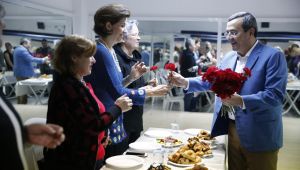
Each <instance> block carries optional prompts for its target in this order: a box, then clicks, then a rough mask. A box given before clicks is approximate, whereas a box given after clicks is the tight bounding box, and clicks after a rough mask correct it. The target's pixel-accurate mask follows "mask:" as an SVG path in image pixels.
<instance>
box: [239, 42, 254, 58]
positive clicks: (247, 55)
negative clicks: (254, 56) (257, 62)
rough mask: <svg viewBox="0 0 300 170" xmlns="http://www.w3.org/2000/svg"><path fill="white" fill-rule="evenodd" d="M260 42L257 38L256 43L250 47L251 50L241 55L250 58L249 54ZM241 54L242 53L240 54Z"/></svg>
mask: <svg viewBox="0 0 300 170" xmlns="http://www.w3.org/2000/svg"><path fill="white" fill-rule="evenodd" d="M257 44H258V41H257V40H256V41H255V43H254V45H253V46H252V47H251V48H250V50H249V51H248V52H247V53H246V55H245V56H241V57H242V58H243V57H246V58H248V57H249V55H250V54H251V53H252V51H253V50H254V48H255V46H256V45H257ZM239 56H240V55H239Z"/></svg>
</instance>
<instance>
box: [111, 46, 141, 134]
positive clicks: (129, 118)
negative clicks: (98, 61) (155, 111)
mask: <svg viewBox="0 0 300 170" xmlns="http://www.w3.org/2000/svg"><path fill="white" fill-rule="evenodd" d="M114 50H115V52H116V54H117V57H118V60H119V65H120V67H121V70H122V73H123V77H126V76H128V75H129V74H130V71H131V67H132V66H133V65H134V64H135V63H136V62H138V61H141V58H142V56H141V54H140V53H139V52H138V51H134V52H133V58H130V57H129V56H128V55H127V54H126V53H125V52H124V51H123V50H122V48H121V44H116V45H115V46H114ZM144 85H145V81H144V79H143V77H140V78H139V79H137V80H136V81H134V82H132V83H131V84H130V85H129V86H128V88H130V89H137V88H140V87H143V86H144ZM123 121H124V128H125V130H126V132H140V131H142V130H143V105H139V106H138V105H133V106H132V109H131V110H130V111H128V112H125V113H124V120H123Z"/></svg>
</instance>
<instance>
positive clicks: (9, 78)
mask: <svg viewBox="0 0 300 170" xmlns="http://www.w3.org/2000/svg"><path fill="white" fill-rule="evenodd" d="M16 83H17V79H16V77H15V76H14V75H13V72H12V71H6V72H4V73H3V76H2V79H1V81H0V87H9V88H11V91H10V92H9V94H6V96H7V97H12V94H13V92H14V91H15V84H16Z"/></svg>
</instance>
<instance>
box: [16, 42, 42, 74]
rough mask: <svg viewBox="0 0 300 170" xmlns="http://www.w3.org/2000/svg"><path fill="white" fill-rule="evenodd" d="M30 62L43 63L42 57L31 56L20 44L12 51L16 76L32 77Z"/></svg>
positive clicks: (32, 69)
mask: <svg viewBox="0 0 300 170" xmlns="http://www.w3.org/2000/svg"><path fill="white" fill-rule="evenodd" d="M32 62H35V63H37V64H42V63H44V59H42V58H36V57H33V56H32V55H31V54H30V52H29V51H28V49H26V48H25V47H23V46H22V45H21V46H19V47H17V48H16V49H15V51H14V75H15V76H16V77H33V76H34V75H35V73H34V68H33V65H32Z"/></svg>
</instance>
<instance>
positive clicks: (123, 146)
mask: <svg viewBox="0 0 300 170" xmlns="http://www.w3.org/2000/svg"><path fill="white" fill-rule="evenodd" d="M127 143H128V137H127V138H125V139H124V140H123V141H122V142H120V143H118V144H110V145H107V147H106V148H105V159H107V158H109V157H112V156H116V155H122V154H123V153H124V152H125V151H126V150H127V149H128V145H127Z"/></svg>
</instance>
